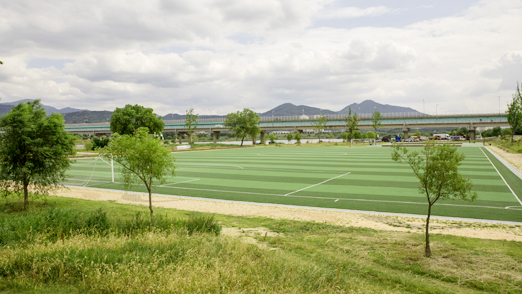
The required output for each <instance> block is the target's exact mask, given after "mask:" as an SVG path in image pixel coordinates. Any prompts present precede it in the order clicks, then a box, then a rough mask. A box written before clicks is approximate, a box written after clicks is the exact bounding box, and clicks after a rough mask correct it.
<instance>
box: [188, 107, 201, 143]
mask: <svg viewBox="0 0 522 294" xmlns="http://www.w3.org/2000/svg"><path fill="white" fill-rule="evenodd" d="M198 117H199V114H197V113H194V108H191V109H189V110H187V114H186V115H185V128H186V129H187V133H188V141H189V144H190V146H192V143H193V142H192V136H193V134H194V132H195V131H196V129H197V127H198Z"/></svg>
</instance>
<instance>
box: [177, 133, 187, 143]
mask: <svg viewBox="0 0 522 294" xmlns="http://www.w3.org/2000/svg"><path fill="white" fill-rule="evenodd" d="M184 134H185V133H178V140H179V144H182V143H183V135H184Z"/></svg>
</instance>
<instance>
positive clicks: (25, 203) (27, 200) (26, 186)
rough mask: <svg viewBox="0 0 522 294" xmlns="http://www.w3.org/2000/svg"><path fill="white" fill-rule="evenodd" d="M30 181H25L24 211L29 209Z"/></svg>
mask: <svg viewBox="0 0 522 294" xmlns="http://www.w3.org/2000/svg"><path fill="white" fill-rule="evenodd" d="M28 186H29V181H26V180H24V210H25V209H26V208H27V205H29V189H28Z"/></svg>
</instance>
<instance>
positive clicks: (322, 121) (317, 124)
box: [312, 115, 328, 141]
mask: <svg viewBox="0 0 522 294" xmlns="http://www.w3.org/2000/svg"><path fill="white" fill-rule="evenodd" d="M326 123H328V120H327V119H326V117H324V116H322V115H320V116H319V118H318V119H317V120H316V121H314V122H312V127H313V128H314V129H315V130H316V131H317V135H318V137H319V141H321V134H322V133H323V131H324V127H325V126H326Z"/></svg>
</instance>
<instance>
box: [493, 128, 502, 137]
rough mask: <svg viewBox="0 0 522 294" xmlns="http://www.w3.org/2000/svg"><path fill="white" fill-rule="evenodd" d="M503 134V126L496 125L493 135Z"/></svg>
mask: <svg viewBox="0 0 522 294" xmlns="http://www.w3.org/2000/svg"><path fill="white" fill-rule="evenodd" d="M500 135H502V128H501V127H494V128H493V130H492V131H491V136H494V137H498V136H500Z"/></svg>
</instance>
